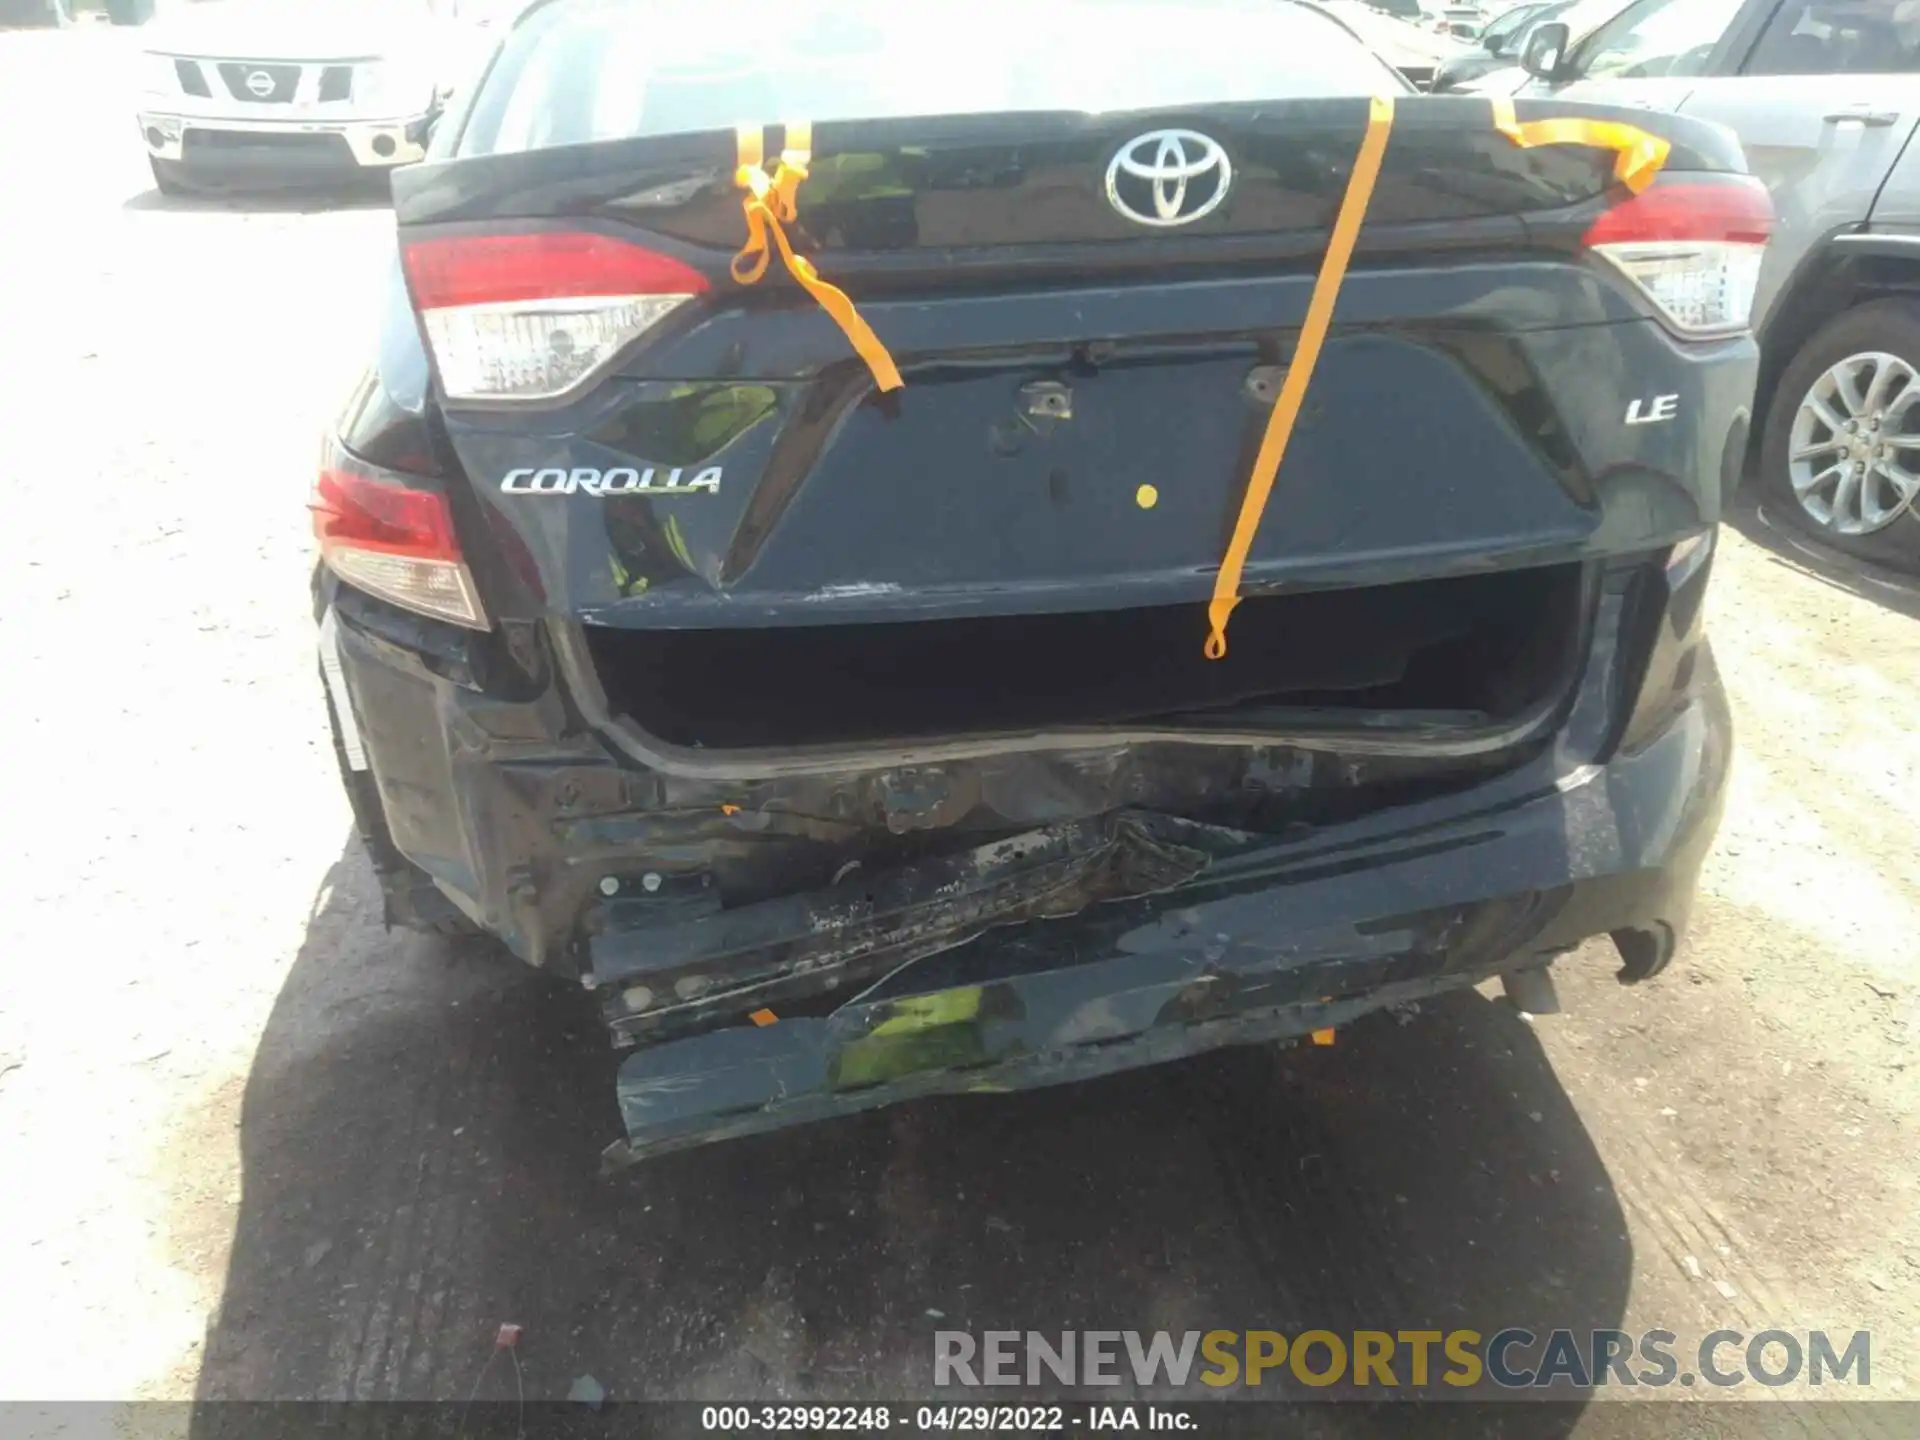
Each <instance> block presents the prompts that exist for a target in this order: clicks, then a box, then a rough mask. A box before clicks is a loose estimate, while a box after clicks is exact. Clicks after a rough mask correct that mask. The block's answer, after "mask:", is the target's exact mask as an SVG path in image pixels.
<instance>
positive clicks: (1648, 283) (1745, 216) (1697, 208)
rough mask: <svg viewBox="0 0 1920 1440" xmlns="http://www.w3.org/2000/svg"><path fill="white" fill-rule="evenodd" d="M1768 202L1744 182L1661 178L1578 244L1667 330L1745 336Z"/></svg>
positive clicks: (1756, 185) (1755, 185)
mask: <svg viewBox="0 0 1920 1440" xmlns="http://www.w3.org/2000/svg"><path fill="white" fill-rule="evenodd" d="M1772 233H1773V202H1772V201H1771V200H1769V199H1768V198H1767V190H1766V187H1765V186H1764V185H1762V184H1761V183H1760V182H1759V181H1758V180H1756V179H1755V178H1754V177H1753V176H1751V175H1684V174H1668V175H1662V176H1660V177H1659V178H1658V179H1656V180H1655V181H1654V182H1653V184H1651V185H1649V186H1648V187H1647V188H1646V189H1645V190H1642V191H1641V192H1640V193H1639V194H1638V195H1635V196H1633V197H1632V198H1631V199H1629V200H1625V201H1623V202H1622V203H1620V204H1618V205H1616V206H1614V207H1613V208H1612V209H1611V210H1609V211H1607V213H1606V214H1604V215H1602V216H1601V217H1600V218H1599V219H1598V220H1596V221H1594V222H1593V224H1592V226H1590V227H1589V228H1588V230H1587V233H1586V235H1585V236H1583V237H1582V240H1581V243H1582V244H1583V245H1584V246H1585V247H1586V248H1587V249H1590V250H1592V251H1593V252H1594V253H1595V254H1596V255H1600V256H1604V257H1605V258H1606V259H1607V261H1609V262H1610V263H1611V264H1612V265H1613V266H1614V267H1615V268H1617V269H1618V270H1619V271H1620V272H1621V273H1622V274H1624V275H1625V276H1626V277H1627V278H1628V279H1629V280H1631V281H1632V282H1633V283H1634V285H1635V286H1637V287H1638V288H1639V289H1640V291H1641V292H1642V293H1643V294H1645V295H1646V297H1647V298H1648V299H1649V300H1651V301H1653V303H1654V304H1655V305H1656V306H1658V307H1659V309H1660V313H1661V314H1662V315H1663V316H1665V317H1666V320H1667V322H1668V323H1669V324H1670V325H1672V326H1673V328H1674V329H1676V330H1678V331H1680V332H1682V333H1683V334H1687V335H1707V334H1715V333H1720V332H1725V331H1732V330H1741V329H1744V328H1746V326H1747V324H1748V322H1749V321H1750V319H1751V318H1752V315H1753V291H1754V286H1755V285H1756V284H1757V283H1758V282H1759V279H1760V257H1761V255H1762V254H1763V253H1765V251H1766V248H1767V237H1768V236H1770V235H1771V234H1772Z"/></svg>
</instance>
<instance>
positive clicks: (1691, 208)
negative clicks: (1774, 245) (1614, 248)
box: [1583, 175, 1773, 247]
mask: <svg viewBox="0 0 1920 1440" xmlns="http://www.w3.org/2000/svg"><path fill="white" fill-rule="evenodd" d="M1772 234H1773V201H1772V200H1770V199H1769V198H1768V197H1767V187H1766V186H1764V185H1762V184H1761V183H1760V182H1759V181H1758V180H1756V179H1755V178H1754V177H1753V176H1751V175H1721V176H1715V177H1714V178H1712V179H1710V180H1709V179H1705V178H1700V179H1681V178H1679V177H1678V176H1673V175H1669V176H1662V177H1661V178H1659V179H1657V180H1655V181H1654V183H1653V184H1651V185H1649V186H1648V187H1647V188H1646V189H1645V190H1642V191H1641V192H1640V193H1639V194H1638V195H1635V196H1633V197H1632V198H1631V199H1628V200H1623V201H1621V202H1620V203H1619V204H1618V205H1615V206H1614V207H1613V208H1612V209H1611V210H1609V211H1607V213H1606V214H1604V215H1602V216H1601V217H1600V218H1599V219H1598V220H1596V221H1594V222H1593V224H1592V225H1590V226H1589V227H1588V228H1587V233H1586V235H1585V236H1584V237H1583V243H1585V244H1587V245H1589V246H1594V247H1598V246H1601V245H1618V244H1623V243H1629V242H1633V243H1638V242H1642V241H1649V240H1696V241H1697V240H1724V241H1731V242H1733V243H1736V244H1742V245H1764V244H1766V243H1767V240H1768V239H1769V238H1770V237H1771V236H1772Z"/></svg>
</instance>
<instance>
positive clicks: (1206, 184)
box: [1107, 130, 1233, 228]
mask: <svg viewBox="0 0 1920 1440" xmlns="http://www.w3.org/2000/svg"><path fill="white" fill-rule="evenodd" d="M1232 183H1233V162H1232V161H1231V160H1229V159H1227V152H1226V151H1225V150H1224V149H1223V148H1221V145H1220V142H1219V141H1217V140H1215V139H1213V138H1212V137H1211V136H1207V135H1202V134H1201V133H1200V132H1199V131H1198V130H1149V131H1148V132H1147V133H1146V134H1145V135H1138V136H1135V137H1134V138H1133V139H1131V140H1129V141H1128V142H1127V143H1126V144H1124V145H1122V146H1121V147H1120V151H1119V153H1118V154H1117V155H1115V156H1114V157H1113V163H1112V164H1111V165H1109V166H1107V203H1108V204H1109V205H1111V206H1113V208H1114V209H1115V210H1118V211H1119V212H1120V213H1121V214H1122V215H1124V216H1126V217H1127V219H1129V220H1133V221H1136V222H1138V223H1139V224H1142V225H1153V226H1158V227H1161V228H1165V227H1167V226H1172V225H1190V224H1192V223H1193V222H1194V221H1195V220H1198V219H1200V218H1201V217H1202V216H1205V215H1211V214H1212V213H1213V212H1214V211H1215V210H1217V209H1219V208H1220V202H1221V201H1223V200H1225V199H1226V198H1227V189H1228V187H1229V186H1230V185H1232Z"/></svg>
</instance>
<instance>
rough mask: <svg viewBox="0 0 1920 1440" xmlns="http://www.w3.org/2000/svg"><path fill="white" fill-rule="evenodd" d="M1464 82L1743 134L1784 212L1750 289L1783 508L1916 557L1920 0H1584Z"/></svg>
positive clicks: (1769, 488) (1860, 542) (1759, 443)
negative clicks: (1674, 117)
mask: <svg viewBox="0 0 1920 1440" xmlns="http://www.w3.org/2000/svg"><path fill="white" fill-rule="evenodd" d="M1522 63H1523V66H1524V71H1523V72H1507V77H1509V78H1506V79H1503V77H1501V76H1499V75H1495V76H1489V77H1486V78H1485V79H1484V80H1482V81H1479V82H1476V83H1475V84H1473V85H1472V86H1470V87H1469V88H1471V89H1474V90H1479V91H1487V92H1493V93H1506V94H1516V93H1517V94H1522V95H1564V96H1567V97H1569V98H1578V99H1591V100H1605V101H1609V102H1613V103H1625V104H1634V105H1644V106H1647V107H1649V108H1650V109H1654V110H1664V111H1678V112H1680V113H1682V114H1686V115H1692V116H1698V117H1700V118H1703V119H1708V120H1716V121H1719V122H1721V123H1722V124H1725V125H1727V126H1729V127H1731V128H1732V129H1733V130H1734V132H1735V133H1737V134H1738V135H1739V137H1740V139H1741V142H1742V144H1743V145H1744V146H1745V149H1746V152H1747V160H1748V163H1749V164H1750V165H1751V166H1752V168H1753V171H1754V173H1755V174H1757V175H1759V176H1760V177H1761V179H1762V180H1764V181H1765V182H1766V185H1767V188H1768V189H1769V190H1770V191H1771V192H1772V195H1773V204H1774V209H1775V212H1776V214H1777V216H1778V219H1777V221H1776V223H1775V228H1774V236H1773V241H1772V243H1771V245H1770V246H1769V247H1768V249H1767V252H1766V256H1765V259H1764V261H1763V262H1762V268H1761V273H1760V281H1759V289H1758V291H1757V293H1756V295H1755V298H1754V311H1753V313H1754V324H1755V329H1756V331H1757V332H1758V334H1759V337H1760V340H1761V346H1762V351H1761V370H1760V388H1759V393H1758V395H1757V397H1756V401H1755V407H1754V420H1753V425H1754V456H1755V462H1756V465H1757V478H1758V481H1759V483H1760V484H1761V485H1762V486H1764V487H1765V490H1766V495H1767V497H1768V498H1769V499H1770V500H1771V501H1772V502H1774V503H1772V504H1771V505H1769V506H1768V510H1769V513H1770V514H1778V515H1780V516H1782V517H1783V518H1785V519H1787V520H1789V521H1791V522H1793V523H1795V524H1797V525H1799V526H1801V527H1802V528H1804V529H1806V530H1809V531H1811V532H1814V533H1815V534H1817V535H1819V536H1820V537H1821V538H1823V539H1826V540H1827V541H1829V542H1831V543H1832V544H1834V545H1835V546H1837V547H1839V548H1841V549H1844V550H1848V551H1851V552H1853V553H1856V554H1860V555H1864V556H1866V557H1868V558H1871V559H1875V560H1880V561H1884V562H1887V563H1891V564H1895V565H1898V566H1900V567H1901V568H1903V569H1911V570H1920V502H1917V501H1916V496H1920V146H1916V145H1915V144H1914V143H1913V137H1914V132H1915V127H1916V126H1917V125H1920V0H1636V3H1632V4H1624V5H1623V4H1621V3H1620V0H1590V3H1587V4H1582V5H1579V6H1576V7H1575V8H1574V10H1573V11H1572V12H1570V13H1568V14H1567V15H1565V16H1562V17H1559V19H1558V20H1557V21H1556V22H1555V23H1549V24H1543V25H1537V26H1535V27H1534V28H1533V30H1532V31H1531V32H1530V33H1529V35H1528V36H1527V40H1526V44H1525V48H1524V51H1523V55H1522Z"/></svg>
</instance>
